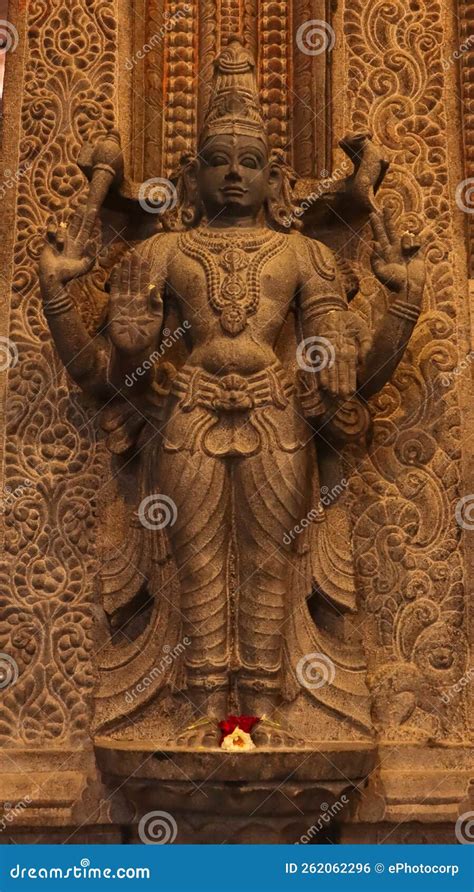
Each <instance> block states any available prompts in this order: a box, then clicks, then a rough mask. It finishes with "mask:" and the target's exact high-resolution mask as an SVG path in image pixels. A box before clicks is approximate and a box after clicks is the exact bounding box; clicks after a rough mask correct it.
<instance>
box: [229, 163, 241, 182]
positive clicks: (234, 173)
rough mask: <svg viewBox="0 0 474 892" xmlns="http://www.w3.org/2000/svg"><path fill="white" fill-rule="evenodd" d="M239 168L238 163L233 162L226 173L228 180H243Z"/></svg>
mask: <svg viewBox="0 0 474 892" xmlns="http://www.w3.org/2000/svg"><path fill="white" fill-rule="evenodd" d="M241 179H242V177H241V176H240V171H239V168H238V166H237V165H236V164H233V165H232V167H231V168H230V170H229V171H228V172H227V174H226V180H241Z"/></svg>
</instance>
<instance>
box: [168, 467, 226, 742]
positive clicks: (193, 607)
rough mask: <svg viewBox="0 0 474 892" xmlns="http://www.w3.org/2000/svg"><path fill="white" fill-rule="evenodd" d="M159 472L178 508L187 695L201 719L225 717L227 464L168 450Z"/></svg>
mask: <svg viewBox="0 0 474 892" xmlns="http://www.w3.org/2000/svg"><path fill="white" fill-rule="evenodd" d="M157 474H158V480H159V484H160V489H161V492H163V493H165V494H167V495H168V496H170V497H171V498H172V499H173V501H174V502H175V505H176V509H177V518H176V521H175V523H174V525H173V526H170V527H169V535H170V540H171V546H172V549H173V554H174V558H175V560H176V563H177V567H178V573H179V579H180V590H181V599H180V605H179V609H180V611H181V614H182V620H183V637H186V636H187V637H188V638H189V639H190V640H191V644H190V645H188V646H187V648H186V655H185V664H186V670H187V682H188V690H187V696H189V697H190V699H191V700H192V702H193V705H194V708H195V714H196V717H197V718H199V717H202V716H203V715H206V714H208V715H215V716H217V717H218V718H222V717H223V715H225V714H226V712H227V697H228V689H229V646H228V616H227V610H228V597H227V559H228V543H229V538H230V512H229V500H230V493H229V487H228V480H227V478H226V474H225V469H224V464H223V462H221V461H219V460H216V459H214V458H210V457H208V456H206V455H203V454H201V453H194V454H192V455H191V456H190V455H189V453H186V452H174V453H168V452H163V453H162V454H161V455H160V457H159V468H158V469H157ZM208 732H209V728H207V729H203V728H202V727H201V726H199V728H198V729H196V733H195V734H194V735H192V736H193V740H194V738H196V735H197V737H199V743H202V744H203V745H205V744H209V739H208ZM216 734H217V732H216ZM203 735H204V737H205V738H206V739H205V740H204V739H201V738H203ZM211 736H212V735H211ZM183 742H185V741H183ZM194 745H196V740H194Z"/></svg>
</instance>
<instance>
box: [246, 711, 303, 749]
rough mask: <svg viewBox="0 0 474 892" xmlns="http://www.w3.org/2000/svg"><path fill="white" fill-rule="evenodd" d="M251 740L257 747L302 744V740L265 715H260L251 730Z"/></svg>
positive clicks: (292, 746) (285, 746)
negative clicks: (256, 723)
mask: <svg viewBox="0 0 474 892" xmlns="http://www.w3.org/2000/svg"><path fill="white" fill-rule="evenodd" d="M252 740H253V742H254V743H255V745H256V746H257V747H260V746H264V747H270V748H272V749H294V748H295V747H301V746H304V740H302V739H301V738H300V737H296V736H295V735H294V734H292V733H291V731H288V730H287V729H286V728H283V727H282V726H281V725H279V724H278V723H277V722H272V721H271V720H270V719H267V718H266V717H265V716H262V718H261V719H260V721H259V723H258V725H257V726H256V728H255V729H254V730H253V731H252Z"/></svg>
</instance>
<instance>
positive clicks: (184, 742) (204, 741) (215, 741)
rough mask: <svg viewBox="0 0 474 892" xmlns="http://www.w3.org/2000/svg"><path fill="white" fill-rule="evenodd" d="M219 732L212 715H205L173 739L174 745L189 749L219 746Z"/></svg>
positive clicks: (216, 722)
mask: <svg viewBox="0 0 474 892" xmlns="http://www.w3.org/2000/svg"><path fill="white" fill-rule="evenodd" d="M220 742H221V732H220V730H219V725H218V721H217V719H216V718H215V717H214V716H205V718H202V719H198V721H196V722H193V724H192V725H189V726H188V727H187V728H185V729H184V731H182V732H181V734H179V735H178V737H177V738H176V739H175V740H174V741H173V745H174V746H178V747H186V748H191V749H209V748H211V747H218V746H220Z"/></svg>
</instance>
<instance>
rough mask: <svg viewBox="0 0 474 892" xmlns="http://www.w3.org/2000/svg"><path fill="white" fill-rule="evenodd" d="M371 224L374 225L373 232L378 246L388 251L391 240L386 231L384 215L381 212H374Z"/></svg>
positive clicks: (371, 216)
mask: <svg viewBox="0 0 474 892" xmlns="http://www.w3.org/2000/svg"><path fill="white" fill-rule="evenodd" d="M370 225H371V227H372V232H373V235H374V239H375V241H376V243H377V246H378V247H379V248H380V249H381V250H382V251H383V252H386V253H388V252H389V250H390V242H389V240H388V238H387V233H386V232H385V226H384V222H383V217H382V215H381V214H380V213H377V214H375V213H372V214H371V215H370Z"/></svg>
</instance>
